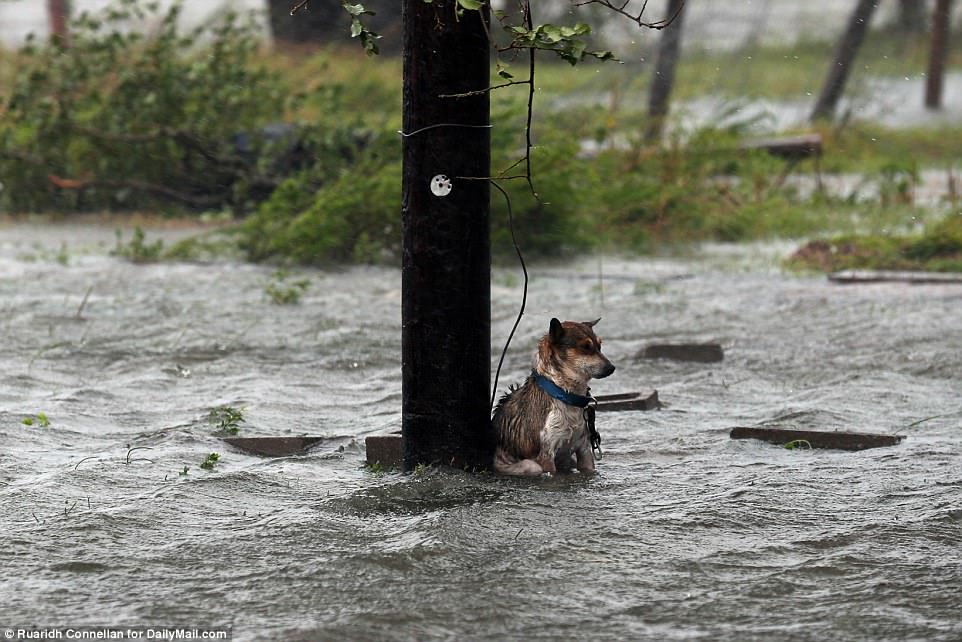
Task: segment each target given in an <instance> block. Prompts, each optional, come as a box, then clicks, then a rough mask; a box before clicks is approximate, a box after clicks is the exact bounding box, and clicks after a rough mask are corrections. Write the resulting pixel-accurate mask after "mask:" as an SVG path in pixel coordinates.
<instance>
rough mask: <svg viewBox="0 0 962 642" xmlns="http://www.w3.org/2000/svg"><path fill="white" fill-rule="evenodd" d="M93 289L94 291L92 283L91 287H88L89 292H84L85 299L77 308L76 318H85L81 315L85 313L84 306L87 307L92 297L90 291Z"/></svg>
mask: <svg viewBox="0 0 962 642" xmlns="http://www.w3.org/2000/svg"><path fill="white" fill-rule="evenodd" d="M93 291H94V286H92V285H91V286H90V287H88V288H87V293H86V294H84V300H83V301H81V302H80V307H79V308H77V313H76V314H74V318H77V319H82V318H83V317H82V316H81V315H82V314H83V311H84V307H86V305H87V299H89V298H90V293H91V292H93Z"/></svg>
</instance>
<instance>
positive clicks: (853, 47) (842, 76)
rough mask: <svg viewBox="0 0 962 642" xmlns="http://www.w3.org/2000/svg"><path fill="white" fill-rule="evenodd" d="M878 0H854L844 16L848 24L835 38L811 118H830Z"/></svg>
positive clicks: (843, 88) (863, 39)
mask: <svg viewBox="0 0 962 642" xmlns="http://www.w3.org/2000/svg"><path fill="white" fill-rule="evenodd" d="M878 3H879V0H858V3H857V4H856V5H855V9H854V11H852V15H851V17H850V18H849V20H848V27H847V28H846V29H845V32H844V33H843V34H842V37H841V38H839V40H838V44H837V45H835V55H834V56H833V57H832V65H831V67H829V69H828V75H827V76H826V78H825V84H823V85H822V91H821V92H819V94H818V100H816V101H815V109H813V110H812V116H811V120H813V121H814V120H822V119H826V118H831V117H832V115H833V114H834V113H835V107H836V106H837V105H838V101H839V99H840V98H841V97H842V92H843V91H844V90H845V83H846V82H847V81H848V75H849V72H850V71H851V68H852V62H853V61H854V60H855V56H856V55H857V54H858V50H859V48H861V46H862V43H863V42H864V41H865V34H866V33H867V32H868V25H869V22H871V20H872V16H873V15H874V14H875V10H876V9H877V8H878Z"/></svg>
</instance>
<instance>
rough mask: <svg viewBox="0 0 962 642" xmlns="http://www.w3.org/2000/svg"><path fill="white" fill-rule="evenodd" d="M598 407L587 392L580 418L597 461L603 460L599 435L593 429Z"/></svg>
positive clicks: (595, 400)
mask: <svg viewBox="0 0 962 642" xmlns="http://www.w3.org/2000/svg"><path fill="white" fill-rule="evenodd" d="M597 405H598V400H597V399H595V398H594V397H592V396H591V391H590V390H589V391H588V405H587V406H585V407H584V409H583V410H582V411H581V416H582V417H583V418H584V420H585V429H586V430H587V431H588V441H589V442H590V443H591V451H592V452H594V453H597V457H598V461H601V460H602V459H603V458H604V453H603V452H602V450H601V433H599V432H598V429H597V428H595V406H597Z"/></svg>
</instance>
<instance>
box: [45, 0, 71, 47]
mask: <svg viewBox="0 0 962 642" xmlns="http://www.w3.org/2000/svg"><path fill="white" fill-rule="evenodd" d="M47 19H48V20H49V22H50V37H51V39H56V40H58V41H60V42H61V43H62V44H63V45H64V46H67V45H69V44H70V31H69V30H68V29H67V22H68V21H69V20H70V2H69V0H47Z"/></svg>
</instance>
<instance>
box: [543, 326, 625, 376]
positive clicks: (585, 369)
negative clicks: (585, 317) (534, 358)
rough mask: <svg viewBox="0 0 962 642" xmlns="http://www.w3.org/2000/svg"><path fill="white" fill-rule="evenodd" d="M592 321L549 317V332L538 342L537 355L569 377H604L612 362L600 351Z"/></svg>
mask: <svg viewBox="0 0 962 642" xmlns="http://www.w3.org/2000/svg"><path fill="white" fill-rule="evenodd" d="M599 321H601V319H595V320H594V321H585V322H581V323H579V322H577V321H565V322H564V323H562V322H561V321H558V320H557V319H551V325H550V327H549V328H548V334H546V335H545V336H544V338H543V339H542V340H541V343H539V344H538V357H539V360H540V361H541V362H542V363H544V364H550V366H551V368H552V369H555V370H557V371H558V372H559V374H563V375H566V376H567V377H570V378H572V379H582V380H585V381H587V380H588V379H603V378H604V377H607V376H608V375H610V374H611V373H612V372H614V371H615V366H614V365H613V364H612V363H611V362H610V361H608V358H607V357H606V356H605V355H603V354H602V353H601V339H599V338H598V336H597V335H596V334H595V331H594V326H595V324H596V323H598V322H599Z"/></svg>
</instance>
